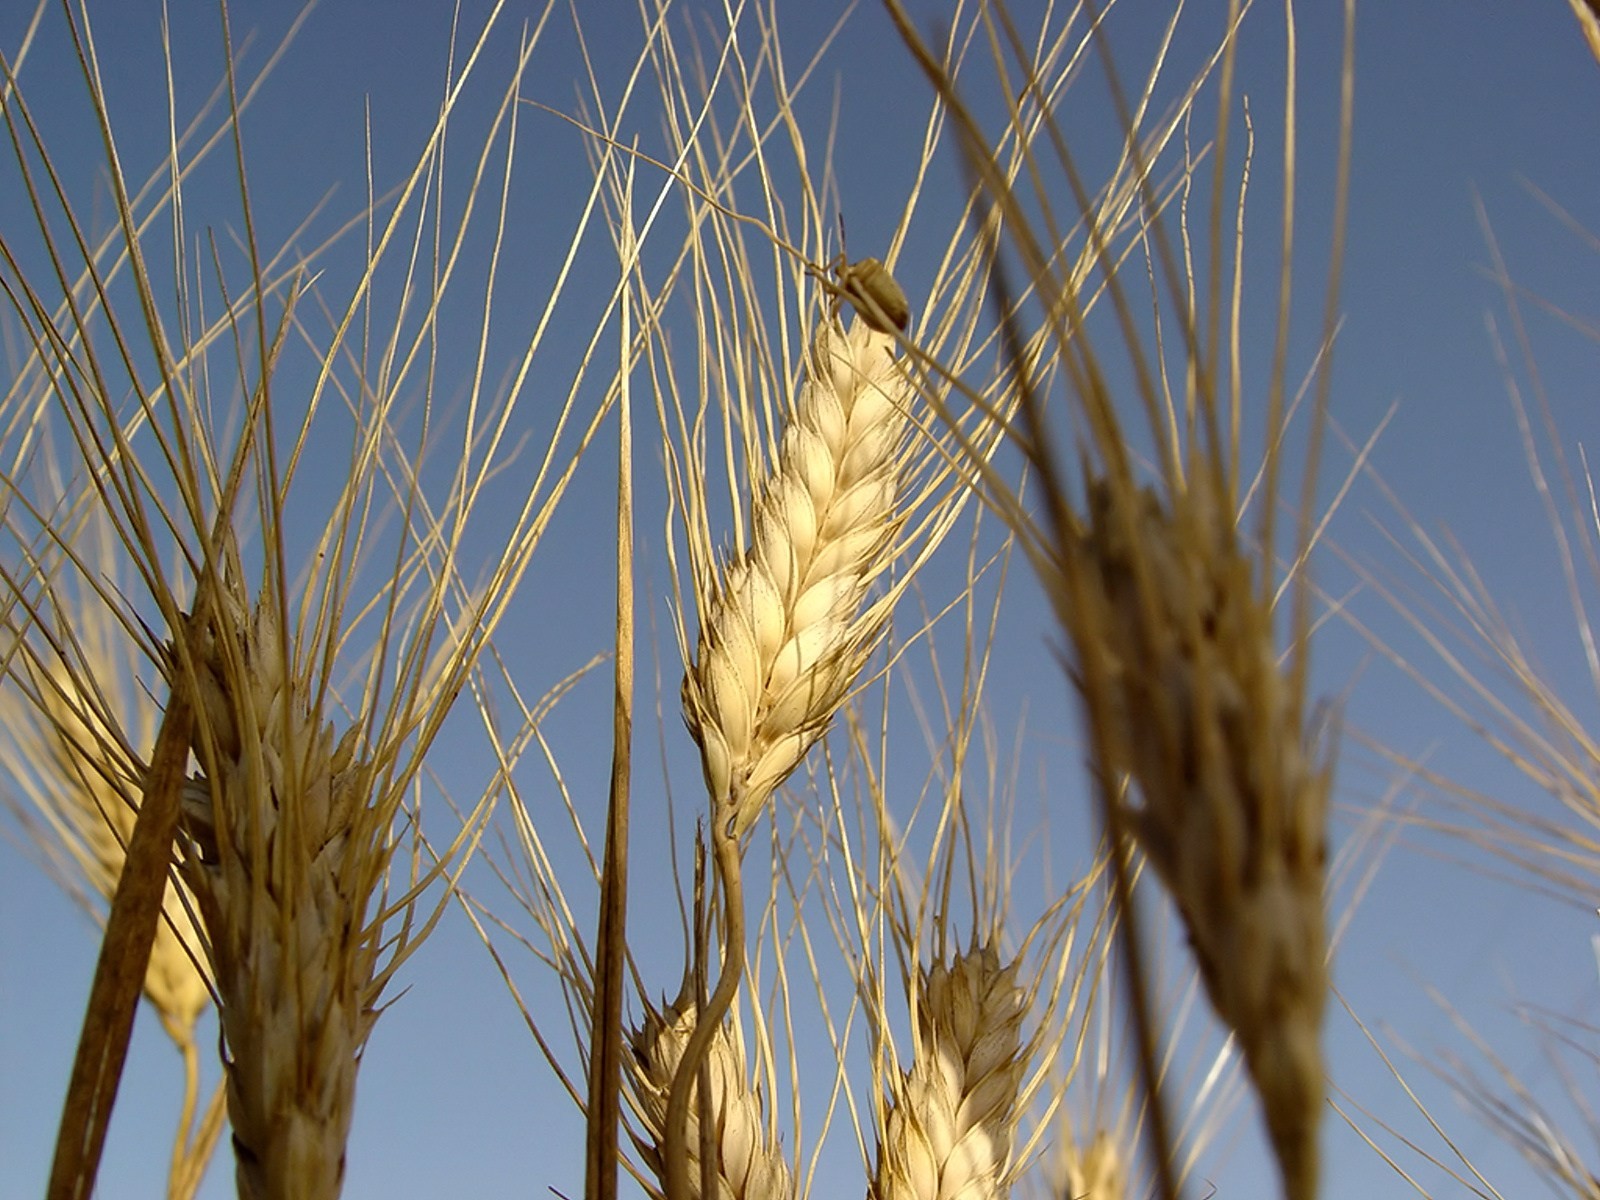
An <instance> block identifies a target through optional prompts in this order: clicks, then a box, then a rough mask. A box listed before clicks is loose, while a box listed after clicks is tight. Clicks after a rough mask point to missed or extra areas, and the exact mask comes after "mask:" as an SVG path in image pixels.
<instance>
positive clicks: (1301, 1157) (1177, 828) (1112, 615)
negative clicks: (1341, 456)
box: [1076, 466, 1330, 1200]
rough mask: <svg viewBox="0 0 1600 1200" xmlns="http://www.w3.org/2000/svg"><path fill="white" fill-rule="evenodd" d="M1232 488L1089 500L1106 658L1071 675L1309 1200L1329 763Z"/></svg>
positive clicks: (1089, 575)
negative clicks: (1286, 663)
mask: <svg viewBox="0 0 1600 1200" xmlns="http://www.w3.org/2000/svg"><path fill="white" fill-rule="evenodd" d="M1225 495H1226V492H1225V490H1224V489H1223V488H1222V487H1221V486H1220V481H1219V480H1218V478H1217V477H1216V475H1215V474H1214V473H1213V472H1211V471H1210V470H1208V469H1206V468H1205V467H1204V466H1200V467H1197V469H1195V470H1194V471H1192V472H1191V473H1190V478H1189V480H1188V482H1187V484H1185V485H1184V486H1182V487H1181V489H1180V490H1179V491H1178V493H1177V495H1176V496H1175V497H1174V499H1173V500H1172V501H1171V503H1170V505H1164V504H1163V503H1162V501H1161V500H1160V499H1159V498H1158V497H1156V496H1155V494H1154V493H1152V492H1150V491H1144V490H1140V491H1136V490H1133V489H1132V488H1122V487H1119V486H1117V485H1116V484H1114V483H1111V482H1107V483H1105V484H1102V485H1098V486H1096V487H1095V488H1094V489H1093V491H1092V495H1091V504H1090V521H1089V526H1088V529H1087V531H1086V532H1085V534H1084V536H1083V538H1082V539H1081V541H1080V544H1079V546H1078V549H1077V551H1076V552H1077V553H1080V554H1081V555H1083V557H1084V562H1083V564H1082V575H1083V577H1084V578H1085V580H1086V582H1087V584H1088V586H1087V587H1086V588H1084V589H1081V593H1082V594H1081V595H1080V597H1079V599H1080V600H1081V601H1082V602H1083V603H1086V604H1089V605H1093V606H1095V608H1096V609H1097V611H1096V612H1095V613H1094V614H1093V615H1092V616H1089V617H1086V625H1085V628H1091V629H1095V630H1097V631H1098V633H1099V639H1100V642H1099V644H1100V649H1099V650H1098V651H1096V653H1098V654H1099V655H1100V659H1099V662H1098V664H1097V669H1095V670H1094V671H1092V672H1089V671H1085V672H1084V673H1083V674H1082V675H1080V682H1082V683H1083V685H1084V686H1085V687H1086V689H1091V690H1093V689H1097V688H1098V689H1099V691H1100V694H1099V695H1098V696H1091V697H1089V703H1090V707H1091V710H1097V711H1098V713H1099V714H1100V716H1099V717H1098V718H1097V726H1098V727H1099V728H1100V730H1101V734H1102V738H1101V745H1102V748H1103V753H1105V754H1106V755H1107V756H1108V758H1109V761H1107V762H1105V763H1102V767H1103V768H1108V769H1109V771H1108V774H1107V776H1106V778H1107V779H1114V778H1118V777H1121V776H1123V775H1126V776H1129V777H1131V778H1132V780H1133V781H1134V782H1135V783H1136V784H1137V785H1138V786H1137V801H1130V802H1129V804H1128V807H1127V808H1126V810H1125V811H1126V812H1127V814H1128V817H1129V820H1130V823H1131V825H1132V827H1133V829H1134V831H1135V833H1136V835H1137V837H1138V840H1139V842H1140V844H1141V845H1142V846H1143V848H1144V850H1145V852H1146V854H1148V856H1149V858H1150V861H1151V863H1153V864H1154V866H1155V868H1156V871H1157V872H1158V874H1159V875H1160V878H1161V880H1162V882H1163V883H1164V884H1165V885H1166V887H1167V889H1168V890H1169V891H1170V892H1171V893H1172V896H1173V899H1174V901H1175V902H1176V904H1177V907H1178V910H1179V912H1180V913H1181V915H1182V917H1183V920H1184V923H1185V925H1186V926H1187V929H1188V932H1189V936H1190V939H1191V942H1192V944H1193V946H1194V951H1195V956H1196V958H1197V960H1198V962H1199V967H1200V973H1201V976H1202V978H1203V980H1204V983H1205V987H1206V992H1207V994H1208V995H1209V997H1210V999H1211V1003H1212V1006H1213V1007H1214V1008H1215V1009H1216V1012H1217V1014H1218V1016H1220V1017H1221V1018H1222V1020H1223V1021H1224V1022H1225V1023H1226V1024H1227V1025H1228V1026H1229V1027H1230V1028H1231V1029H1232V1030H1233V1032H1234V1033H1235V1035H1236V1036H1237V1037H1238V1039H1239V1045H1240V1048H1241V1049H1242V1051H1243V1054H1244V1059H1245V1063H1246V1066H1247V1067H1248V1069H1249V1072H1250V1075H1251V1078H1252V1079H1253V1081H1254V1083H1255V1086H1256V1090H1257V1092H1258V1094H1259V1095H1260V1099H1261V1104H1262V1108H1263V1110H1264V1112H1265V1114H1266V1121H1267V1127H1268V1130H1269V1133H1270V1135H1271V1138H1272V1142H1273V1146H1274V1149H1275V1151H1276V1153H1277V1156H1278V1160H1279V1163H1280V1166H1281V1167H1282V1170H1283V1173H1284V1179H1285V1183H1286V1194H1287V1195H1288V1196H1290V1197H1293V1198H1296V1200H1306V1198H1309V1197H1311V1196H1313V1195H1315V1192H1316V1186H1317V1173H1318V1167H1317V1127H1318V1124H1319V1122H1320V1119H1321V1115H1322V1104H1323V1089H1324V1075H1323V1066H1322V1054H1321V1047H1320V1029H1321V1022H1322V1013H1323V1009H1324V1006H1325V1003H1326V998H1327V990H1328V976H1327V964H1326V954H1327V950H1326V946H1327V941H1326V932H1325V929H1324V921H1323V880H1324V875H1325V868H1326V842H1325V832H1324V831H1325V827H1326V812H1327V798H1328V789H1329V786H1330V769H1329V767H1328V766H1327V765H1326V762H1325V761H1324V760H1323V759H1322V758H1321V756H1319V754H1318V752H1317V750H1316V749H1315V748H1314V747H1313V746H1312V745H1310V744H1308V742H1307V740H1306V735H1305V733H1304V732H1303V731H1302V729H1301V727H1300V710H1301V707H1302V706H1301V703H1300V698H1299V696H1298V695H1297V694H1296V691H1295V686H1296V685H1295V681H1294V680H1292V679H1291V678H1287V677H1286V675H1285V672H1284V671H1283V669H1282V668H1281V667H1280V665H1279V662H1278V656H1277V653H1276V650H1275V649H1274V637H1273V625H1272V608H1271V604H1270V602H1269V601H1268V599H1266V598H1264V597H1263V596H1262V594H1261V590H1260V588H1259V587H1258V585H1257V583H1256V570H1255V566H1254V564H1253V562H1252V560H1251V558H1250V557H1249V556H1248V555H1247V554H1246V553H1245V552H1244V551H1243V550H1242V549H1241V548H1240V546H1239V545H1238V540H1237V539H1238V534H1237V529H1236V525H1235V522H1234V520H1233V517H1232V514H1231V512H1230V511H1229V510H1228V508H1227V506H1226V503H1225V501H1224V497H1225ZM1091 677H1092V679H1097V680H1098V683H1095V682H1093V681H1092V679H1091Z"/></svg>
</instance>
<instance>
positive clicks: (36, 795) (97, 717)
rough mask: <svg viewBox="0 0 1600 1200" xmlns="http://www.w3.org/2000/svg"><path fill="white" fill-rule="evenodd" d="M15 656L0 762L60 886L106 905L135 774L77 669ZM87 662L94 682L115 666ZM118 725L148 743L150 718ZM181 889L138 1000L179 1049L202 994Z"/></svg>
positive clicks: (131, 807) (106, 679)
mask: <svg viewBox="0 0 1600 1200" xmlns="http://www.w3.org/2000/svg"><path fill="white" fill-rule="evenodd" d="M23 654H24V657H26V658H27V660H28V661H27V664H26V666H25V667H20V668H19V674H18V676H17V679H16V681H15V686H13V687H11V688H8V689H7V690H6V692H5V695H4V699H3V700H0V724H3V726H4V736H5V739H6V745H5V749H4V751H3V757H4V759H5V760H6V762H7V766H8V770H9V773H10V774H11V775H12V777H13V779H14V781H15V782H16V783H17V784H18V785H19V787H20V789H21V790H22V791H23V792H24V793H26V794H27V796H28V798H29V800H30V801H31V803H32V805H33V807H34V809H35V810H36V811H37V812H38V815H39V817H40V818H41V819H42V820H43V822H44V826H45V829H47V830H48V831H49V833H48V837H49V840H50V843H51V844H49V845H47V846H42V847H41V848H42V849H44V850H45V851H46V853H48V854H49V855H50V856H51V857H52V858H53V859H54V860H55V861H56V863H57V866H58V868H59V869H60V871H61V873H62V875H63V883H64V884H65V885H66V886H67V887H68V888H69V890H72V891H74V892H77V893H78V894H80V895H82V894H83V892H82V885H83V884H87V886H88V891H89V892H92V893H93V894H94V895H96V896H98V897H99V898H100V899H102V900H104V901H107V902H109V901H110V899H111V896H112V894H113V893H114V892H115V891H116V888H117V880H118V879H119V878H120V876H121V874H122V863H123V857H124V852H125V848H126V846H127V844H128V838H129V836H130V835H131V834H132V832H133V823H134V819H135V818H136V816H137V808H136V805H137V803H138V798H139V794H140V790H139V783H138V778H137V772H138V768H137V767H136V766H135V765H134V763H133V762H132V761H131V759H130V757H129V755H128V753H127V748H126V747H125V746H124V745H123V744H122V742H121V741H120V740H119V739H118V738H117V737H115V736H114V735H113V733H112V730H111V729H110V728H109V727H108V725H107V720H106V717H105V716H104V715H103V714H102V712H101V711H100V708H99V707H98V705H97V702H96V700H95V698H94V697H92V696H89V695H86V694H85V693H84V691H83V689H82V688H81V687H80V686H79V683H78V679H79V674H78V673H77V672H76V671H73V670H69V669H68V668H67V666H66V665H65V664H64V663H62V662H61V661H60V660H59V658H55V657H54V656H52V657H51V658H50V659H49V660H48V661H40V659H41V658H42V657H43V656H42V655H39V654H37V653H36V652H35V651H34V650H32V649H31V648H29V649H27V650H25V651H24V652H23ZM90 666H91V668H93V669H94V670H95V671H96V672H98V673H99V678H100V680H101V682H102V684H103V685H109V683H110V682H112V681H113V680H115V679H116V675H115V672H117V671H118V670H119V669H120V664H119V663H117V662H116V661H115V659H114V657H113V656H112V655H111V654H110V653H109V652H107V653H106V654H104V655H99V654H97V655H96V656H95V657H94V659H93V660H92V661H91V663H90ZM136 694H137V693H136ZM121 719H123V720H124V721H126V723H127V725H128V726H129V727H130V728H132V729H137V730H139V731H141V735H142V736H143V737H144V738H145V739H146V740H147V741H148V740H149V739H150V738H151V737H153V730H154V720H153V713H151V712H141V713H137V714H135V713H127V714H122V715H121ZM43 833H44V831H43V830H41V834H42V835H43ZM80 881H81V882H80ZM180 888H182V885H181V884H168V886H167V894H166V899H165V900H164V901H163V903H162V912H163V914H164V916H163V919H162V921H161V923H160V924H159V925H158V926H157V927H156V938H155V943H154V945H153V946H152V948H151V951H150V962H149V965H148V966H147V967H146V969H145V975H144V995H145V999H147V1000H148V1001H149V1002H150V1004H151V1006H152V1007H153V1008H154V1009H155V1010H156V1014H157V1016H158V1017H160V1019H161V1025H162V1028H164V1029H165V1030H166V1031H167V1035H168V1036H169V1037H170V1038H172V1040H173V1042H174V1043H175V1044H176V1045H177V1046H178V1047H179V1048H180V1049H183V1048H186V1047H188V1046H190V1045H192V1044H193V1042H194V1027H195V1022H196V1021H197V1020H198V1019H199V1017H200V1014H201V1013H202V1012H203V1011H205V1007H206V1005H207V1004H208V1003H210V999H211V997H210V994H209V992H208V991H207V990H206V982H205V979H204V977H203V976H202V975H201V974H200V971H199V970H198V968H197V967H196V966H195V958H194V956H195V955H196V954H198V953H199V947H200V942H199V939H198V938H197V936H196V934H195V930H194V925H193V923H192V922H191V921H190V919H189V911H188V909H187V908H186V907H185V904H184V900H183V898H182V896H181V895H180V893H179V889H180ZM183 890H184V891H185V892H186V891H187V889H183Z"/></svg>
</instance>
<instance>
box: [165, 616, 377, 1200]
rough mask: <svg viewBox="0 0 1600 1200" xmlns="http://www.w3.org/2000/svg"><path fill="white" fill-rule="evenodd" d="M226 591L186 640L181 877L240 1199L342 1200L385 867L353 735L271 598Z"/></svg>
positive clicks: (371, 1008)
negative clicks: (193, 758) (253, 601)
mask: <svg viewBox="0 0 1600 1200" xmlns="http://www.w3.org/2000/svg"><path fill="white" fill-rule="evenodd" d="M219 590H222V591H223V595H222V597H221V599H220V600H219V601H218V602H217V603H216V604H215V605H214V606H213V608H214V610H215V615H213V617H212V618H211V619H210V620H209V621H207V622H205V623H204V624H199V623H196V628H195V629H193V630H192V631H191V632H189V633H187V634H186V635H185V636H188V637H189V638H190V639H191V649H192V650H194V651H195V652H196V653H194V655H193V659H194V661H195V663H196V667H197V673H198V677H197V679H196V684H197V688H198V703H197V705H196V707H197V710H198V712H199V721H200V725H201V726H202V727H203V728H204V731H205V736H203V737H200V738H199V742H198V744H197V745H196V747H195V752H196V755H197V757H198V759H199V761H200V764H201V767H202V771H203V774H202V775H201V776H200V777H198V778H196V779H195V780H193V781H192V782H191V784H190V786H189V787H188V788H187V789H186V792H185V796H184V805H185V817H186V828H187V830H188V832H189V835H190V839H191V846H190V852H189V854H188V855H187V857H186V861H185V864H184V866H185V874H186V877H187V879H188V880H189V882H190V885H191V886H192V887H193V889H194V892H195V895H196V897H197V898H198V900H199V907H200V913H201V917H202V921H203V925H204V929H205V934H206V940H207V949H208V951H209V954H210V959H211V966H212V971H213V973H214V975H215V979H216V988H217V995H218V1002H219V1010H220V1014H221V1019H222V1034H223V1039H224V1043H225V1046H226V1051H227V1052H226V1054H225V1055H224V1062H223V1066H224V1070H225V1074H226V1078H227V1087H228V1115H229V1117H230V1119H231V1120H232V1123H233V1131H234V1137H233V1142H234V1151H235V1157H236V1160H237V1175H238V1187H239V1195H240V1197H241V1198H242V1200H291V1198H292V1200H332V1198H333V1197H336V1196H338V1194H339V1191H340V1188H341V1186H342V1183H343V1178H344V1156H345V1142H346V1138H347V1136H348V1133H349V1129H350V1120H351V1115H352V1110H353V1106H354V1101H355V1083H356V1068H357V1064H358V1062H359V1059H360V1054H361V1049H362V1046H363V1045H364V1043H365V1041H366V1038H367V1035H368V1033H369V1032H370V1031H371V1027H372V1023H373V1021H374V1020H375V1019H376V1011H375V1008H376V1005H375V999H376V996H377V993H378V991H379V989H380V987H381V982H380V981H378V980H376V979H375V974H376V972H375V966H376V960H377V956H378V953H379V941H380V937H379V936H378V934H377V933H375V931H374V926H371V925H369V923H368V921H369V914H368V912H367V908H368V899H369V896H370V895H371V891H372V889H373V887H374V886H375V884H376V881H377V880H378V879H380V878H381V877H382V875H383V872H384V869H385V868H386V866H387V853H388V849H387V842H388V839H387V837H386V836H385V831H386V829H387V821H385V820H383V819H382V814H381V813H380V812H378V810H377V809H376V807H375V806H372V805H371V804H370V795H369V792H370V779H371V770H370V768H369V766H368V765H367V764H366V763H364V762H361V761H358V760H357V758H356V755H355V747H356V735H357V733H358V729H352V730H351V731H350V732H348V733H347V734H346V735H345V736H344V737H343V738H342V739H340V740H339V741H338V742H337V744H336V743H335V740H334V734H333V729H332V727H331V726H329V725H326V724H323V723H321V722H320V721H319V720H318V719H317V718H316V717H315V715H314V710H313V709H312V707H311V703H310V701H309V699H308V697H307V696H306V695H305V693H304V689H303V687H301V686H300V685H299V682H298V680H297V678H296V677H295V674H294V672H293V671H292V669H291V668H290V659H289V653H290V648H289V646H287V645H286V643H285V639H284V634H283V628H282V625H281V623H280V622H279V620H278V618H277V615H276V613H275V611H274V607H273V605H272V604H271V603H263V604H261V605H260V606H258V607H257V608H256V609H255V611H254V613H253V614H252V613H251V612H250V611H249V609H248V608H247V606H246V605H245V604H244V602H243V601H242V599H241V598H240V597H239V596H238V594H237V592H236V591H234V590H231V589H219Z"/></svg>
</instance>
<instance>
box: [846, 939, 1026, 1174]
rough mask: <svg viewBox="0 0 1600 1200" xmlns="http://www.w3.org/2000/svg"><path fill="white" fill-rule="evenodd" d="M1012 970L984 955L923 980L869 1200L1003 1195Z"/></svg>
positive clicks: (986, 951) (971, 955)
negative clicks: (906, 1065)
mask: <svg viewBox="0 0 1600 1200" xmlns="http://www.w3.org/2000/svg"><path fill="white" fill-rule="evenodd" d="M1024 1008H1025V1004H1024V997H1023V992H1022V989H1020V988H1019V987H1018V986H1017V964H1016V963H1014V962H1013V963H1011V964H1010V965H1009V966H1005V967H1002V966H1001V965H1000V958H999V955H998V954H996V952H995V951H994V949H993V948H992V947H990V946H983V947H980V948H978V949H974V950H972V951H969V952H968V953H966V954H963V955H959V956H958V957H957V958H956V959H955V961H954V962H952V963H951V964H950V965H949V966H945V965H944V964H943V963H939V964H936V965H935V966H933V967H932V968H930V969H928V970H926V971H924V972H922V974H921V977H920V978H919V980H918V986H917V1004H916V1020H917V1031H916V1043H915V1051H914V1053H915V1057H914V1059H913V1061H912V1065H911V1069H910V1071H908V1072H907V1073H906V1074H905V1075H904V1076H903V1077H902V1078H901V1079H900V1080H899V1081H898V1082H897V1084H896V1086H895V1091H894V1095H893V1097H892V1099H891V1103H890V1108H889V1114H888V1118H887V1120H886V1121H885V1123H884V1131H883V1134H882V1136H881V1138H880V1141H879V1146H878V1170H877V1174H876V1177H875V1178H874V1180H873V1183H872V1187H871V1190H870V1191H869V1193H868V1195H869V1197H870V1200H955V1198H956V1197H960V1198H961V1200H1000V1198H1001V1197H1004V1196H1007V1195H1009V1194H1010V1190H1011V1189H1010V1179H1009V1175H1008V1172H1009V1168H1010V1157H1011V1138H1012V1134H1013V1133H1014V1132H1015V1130H1016V1126H1017V1120H1018V1116H1019V1114H1018V1111H1017V1107H1018V1105H1017V1097H1018V1093H1019V1092H1020V1090H1021V1086H1022V1078H1023V1074H1024V1070H1025V1064H1024V1063H1023V1061H1022V1052H1021V1051H1022V1014H1023V1011H1024Z"/></svg>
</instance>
